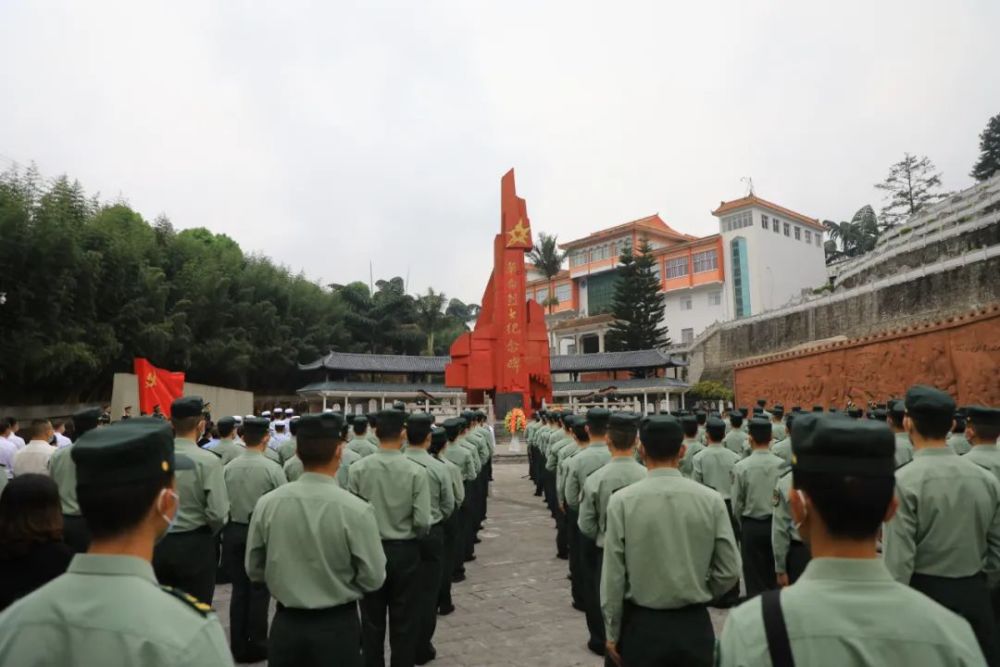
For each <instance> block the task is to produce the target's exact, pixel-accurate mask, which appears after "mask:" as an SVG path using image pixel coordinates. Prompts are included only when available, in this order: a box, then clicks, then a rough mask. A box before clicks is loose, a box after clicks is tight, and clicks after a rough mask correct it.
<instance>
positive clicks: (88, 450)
mask: <svg viewBox="0 0 1000 667" xmlns="http://www.w3.org/2000/svg"><path fill="white" fill-rule="evenodd" d="M70 456H71V457H72V458H73V463H75V464H76V479H77V484H79V485H81V486H87V485H95V486H119V485H122V484H128V483H131V482H139V481H143V480H153V479H158V478H161V477H162V476H163V475H164V474H165V473H172V472H174V471H175V470H191V469H192V468H194V463H193V462H192V461H191V459H189V458H188V457H186V456H184V455H183V454H175V453H174V430H173V429H172V428H170V424H168V423H166V422H165V421H163V420H162V419H157V418H155V417H135V418H133V419H128V420H125V421H120V422H118V423H116V424H112V425H111V426H108V427H106V428H97V429H93V430H91V431H87V432H86V433H85V434H84V435H83V436H82V437H81V438H80V439H79V440H77V441H76V444H75V445H73V449H72V450H71V451H70Z"/></svg>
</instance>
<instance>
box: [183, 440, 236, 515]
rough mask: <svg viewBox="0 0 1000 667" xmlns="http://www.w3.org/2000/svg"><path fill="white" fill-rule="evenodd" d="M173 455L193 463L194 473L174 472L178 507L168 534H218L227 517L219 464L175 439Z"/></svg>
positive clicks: (215, 458) (206, 453) (190, 443)
mask: <svg viewBox="0 0 1000 667" xmlns="http://www.w3.org/2000/svg"><path fill="white" fill-rule="evenodd" d="M174 451H175V452H176V453H178V454H183V455H185V456H186V457H188V458H189V459H191V460H192V461H193V462H194V470H178V471H177V472H176V473H175V475H174V477H175V478H176V480H177V496H178V497H179V498H180V505H179V507H178V509H177V520H176V521H174V525H173V527H172V528H171V529H170V532H171V533H182V532H186V531H190V530H196V529H198V528H201V527H202V526H208V527H209V528H210V529H211V530H212V532H213V533H217V532H219V530H221V529H222V527H223V526H224V525H226V519H227V518H228V517H229V494H227V493H226V482H225V479H223V476H222V460H221V459H220V458H219V457H218V456H216V455H215V454H212V453H211V452H209V451H207V450H205V449H202V448H201V447H199V446H198V445H196V444H195V443H194V442H193V441H191V440H185V439H183V438H176V439H175V440H174Z"/></svg>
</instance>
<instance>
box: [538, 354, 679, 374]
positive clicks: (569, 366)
mask: <svg viewBox="0 0 1000 667" xmlns="http://www.w3.org/2000/svg"><path fill="white" fill-rule="evenodd" d="M686 365H687V362H686V361H682V360H681V359H679V358H677V357H671V356H669V355H666V354H663V353H662V352H660V351H659V350H636V351H635V352H600V353H598V354H559V355H552V357H551V366H552V372H553V373H571V372H579V371H611V370H622V369H629V368H664V367H666V366H686Z"/></svg>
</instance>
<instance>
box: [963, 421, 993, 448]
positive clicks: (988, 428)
mask: <svg viewBox="0 0 1000 667" xmlns="http://www.w3.org/2000/svg"><path fill="white" fill-rule="evenodd" d="M969 426H970V427H971V428H972V432H973V433H975V434H976V440H988V441H989V442H990V444H992V443H994V442H996V441H997V440H998V439H1000V424H983V423H982V422H979V423H978V424H977V423H976V422H975V421H971V422H969Z"/></svg>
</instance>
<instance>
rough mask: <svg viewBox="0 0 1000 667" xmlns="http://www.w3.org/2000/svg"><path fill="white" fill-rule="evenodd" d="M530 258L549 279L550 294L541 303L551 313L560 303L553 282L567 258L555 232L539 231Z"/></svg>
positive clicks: (529, 254)
mask: <svg viewBox="0 0 1000 667" xmlns="http://www.w3.org/2000/svg"><path fill="white" fill-rule="evenodd" d="M528 259H529V260H531V263H532V264H534V265H535V268H536V269H538V270H539V271H540V272H541V274H542V275H543V276H545V278H546V279H547V280H548V281H549V288H548V296H547V297H546V298H545V303H543V304H541V305H543V306H547V307H548V309H549V313H551V312H552V307H553V306H555V305H558V304H559V301H558V300H556V297H555V291H554V290H553V288H552V283H553V281H554V280H555V277H556V276H557V275H559V272H560V271H562V264H563V260H565V259H566V253H565V252H563V251H561V250H559V244H558V242H557V237H556V235H555V234H552V235H549V234H546V233H545V232H539V233H538V242H537V243H535V245H534V246H533V247H532V248H531V251H530V252H529V253H528Z"/></svg>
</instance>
